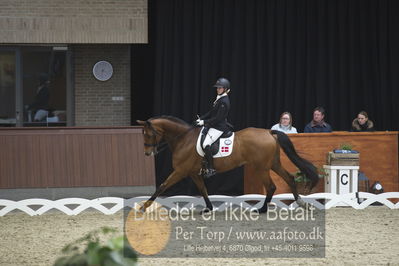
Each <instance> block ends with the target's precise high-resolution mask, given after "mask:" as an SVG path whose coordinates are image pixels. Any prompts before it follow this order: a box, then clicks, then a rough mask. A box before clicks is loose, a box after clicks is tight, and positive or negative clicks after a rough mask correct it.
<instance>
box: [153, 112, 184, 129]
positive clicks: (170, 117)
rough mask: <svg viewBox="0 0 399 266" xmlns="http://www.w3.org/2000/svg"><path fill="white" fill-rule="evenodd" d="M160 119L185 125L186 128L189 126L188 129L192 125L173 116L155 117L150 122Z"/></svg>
mask: <svg viewBox="0 0 399 266" xmlns="http://www.w3.org/2000/svg"><path fill="white" fill-rule="evenodd" d="M160 118H161V119H166V120H170V121H172V122H176V123H178V124H181V125H184V126H188V127H190V126H191V125H190V124H189V123H187V122H186V121H184V120H182V119H180V118H177V117H174V116H171V115H160V116H155V117H152V118H151V119H150V121H151V120H153V119H160Z"/></svg>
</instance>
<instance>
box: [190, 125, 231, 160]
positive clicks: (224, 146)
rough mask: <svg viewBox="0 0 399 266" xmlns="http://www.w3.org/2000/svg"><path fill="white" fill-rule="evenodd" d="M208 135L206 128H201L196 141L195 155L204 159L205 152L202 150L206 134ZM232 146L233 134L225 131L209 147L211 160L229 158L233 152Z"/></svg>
mask: <svg viewBox="0 0 399 266" xmlns="http://www.w3.org/2000/svg"><path fill="white" fill-rule="evenodd" d="M207 133H208V128H202V130H201V133H200V134H199V136H198V140H197V153H198V154H199V155H200V156H201V157H204V155H205V152H204V150H203V148H202V144H203V143H204V140H205V137H206V134H207ZM233 144H234V132H232V131H230V130H229V131H226V132H223V134H222V135H221V136H220V137H219V138H218V139H217V140H216V141H215V142H214V143H213V144H212V145H211V151H212V155H213V158H219V157H226V156H229V155H230V154H231V153H232V151H233Z"/></svg>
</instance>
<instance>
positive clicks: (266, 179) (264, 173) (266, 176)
mask: <svg viewBox="0 0 399 266" xmlns="http://www.w3.org/2000/svg"><path fill="white" fill-rule="evenodd" d="M255 175H256V176H258V177H259V178H260V179H261V180H262V183H263V186H264V187H265V189H266V199H265V202H264V203H263V206H262V207H261V208H260V209H258V211H259V213H266V212H267V208H268V204H269V202H270V201H271V200H272V197H273V194H274V192H275V191H276V185H275V184H274V182H273V180H272V178H271V177H270V170H269V169H267V170H265V169H264V168H263V169H258V170H257V171H256V172H255Z"/></svg>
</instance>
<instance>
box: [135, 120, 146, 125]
mask: <svg viewBox="0 0 399 266" xmlns="http://www.w3.org/2000/svg"><path fill="white" fill-rule="evenodd" d="M136 122H137V124H139V125H143V126H144V125H145V121H141V120H136Z"/></svg>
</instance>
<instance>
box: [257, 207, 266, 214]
mask: <svg viewBox="0 0 399 266" xmlns="http://www.w3.org/2000/svg"><path fill="white" fill-rule="evenodd" d="M256 211H257V212H258V213H267V208H260V209H256Z"/></svg>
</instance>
